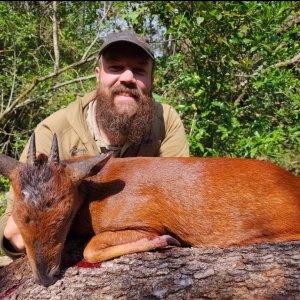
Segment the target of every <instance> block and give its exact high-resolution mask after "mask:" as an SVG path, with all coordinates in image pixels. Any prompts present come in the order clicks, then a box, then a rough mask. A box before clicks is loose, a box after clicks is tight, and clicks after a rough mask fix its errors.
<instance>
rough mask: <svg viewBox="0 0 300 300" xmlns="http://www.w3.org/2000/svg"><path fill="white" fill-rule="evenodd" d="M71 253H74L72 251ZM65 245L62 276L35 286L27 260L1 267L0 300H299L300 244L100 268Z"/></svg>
mask: <svg viewBox="0 0 300 300" xmlns="http://www.w3.org/2000/svg"><path fill="white" fill-rule="evenodd" d="M74 249H75V250H74ZM82 249H83V242H81V241H78V240H72V241H69V242H68V243H67V244H66V247H65V251H64V256H63V268H62V270H63V271H62V272H61V278H60V280H58V281H57V282H56V283H55V284H54V285H52V286H50V287H48V288H45V287H42V286H39V285H37V284H35V283H34V281H33V277H32V274H31V270H30V268H29V264H28V262H27V259H26V257H21V258H19V259H17V260H16V261H14V262H13V263H12V264H10V265H9V266H6V267H3V268H1V269H0V299H26V300H28V299H63V300H65V299H80V300H81V299H107V300H108V299H260V300H261V299H289V300H290V299H299V298H300V273H299V269H300V242H289V243H277V244H260V245H255V246H250V247H239V248H230V249H224V250H222V249H218V248H213V249H199V248H198V249H197V248H176V247H174V248H168V249H164V250H159V251H155V252H147V253H137V254H131V255H126V256H123V257H120V258H117V259H114V260H111V261H107V262H104V263H101V264H100V263H99V264H88V263H86V262H85V261H84V260H82Z"/></svg>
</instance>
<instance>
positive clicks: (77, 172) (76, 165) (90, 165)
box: [66, 151, 113, 183]
mask: <svg viewBox="0 0 300 300" xmlns="http://www.w3.org/2000/svg"><path fill="white" fill-rule="evenodd" d="M112 154H113V152H112V151H110V152H107V153H105V154H100V155H99V156H95V157H91V158H85V159H83V160H80V161H75V162H72V161H69V162H68V163H67V164H66V166H67V168H68V169H69V170H71V174H72V181H73V182H74V183H78V182H80V181H81V180H82V179H84V178H86V177H88V176H91V175H94V174H96V173H98V172H99V171H100V170H101V169H102V168H103V167H104V166H105V164H106V163H107V162H108V160H109V159H110V158H111V156H112Z"/></svg>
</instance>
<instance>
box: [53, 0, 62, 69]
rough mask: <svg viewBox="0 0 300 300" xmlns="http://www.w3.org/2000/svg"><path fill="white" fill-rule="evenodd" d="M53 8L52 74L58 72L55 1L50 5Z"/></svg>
mask: <svg viewBox="0 0 300 300" xmlns="http://www.w3.org/2000/svg"><path fill="white" fill-rule="evenodd" d="M52 8H53V16H52V22H53V48H54V73H56V72H57V71H58V70H59V59H60V58H59V47H58V22H57V18H56V13H57V1H53V3H52Z"/></svg>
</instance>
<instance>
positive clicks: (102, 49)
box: [99, 39, 155, 60]
mask: <svg viewBox="0 0 300 300" xmlns="http://www.w3.org/2000/svg"><path fill="white" fill-rule="evenodd" d="M119 43H129V44H132V45H135V46H138V47H139V48H140V49H142V50H143V51H144V52H146V53H147V54H148V55H149V56H150V58H151V59H153V60H154V59H155V58H154V55H153V53H151V52H150V51H149V50H147V49H146V48H145V47H143V46H142V45H140V44H139V43H136V42H133V41H128V40H125V39H123V40H122V39H120V40H117V41H114V42H110V43H109V44H107V45H105V46H104V47H103V48H101V49H100V51H99V55H101V54H102V53H103V52H104V51H105V50H106V49H108V48H109V47H111V46H113V45H116V44H119Z"/></svg>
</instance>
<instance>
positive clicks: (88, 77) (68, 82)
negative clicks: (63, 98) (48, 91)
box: [52, 74, 96, 90]
mask: <svg viewBox="0 0 300 300" xmlns="http://www.w3.org/2000/svg"><path fill="white" fill-rule="evenodd" d="M95 77H96V75H95V74H93V75H89V76H84V77H78V78H76V79H72V80H69V81H65V82H62V83H59V84H57V85H56V86H54V87H53V88H52V90H56V89H58V88H60V87H62V86H65V85H68V84H72V83H74V82H78V81H83V80H88V79H92V78H95Z"/></svg>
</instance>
